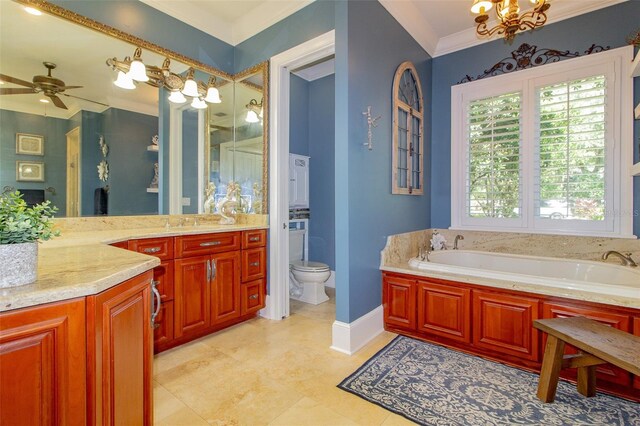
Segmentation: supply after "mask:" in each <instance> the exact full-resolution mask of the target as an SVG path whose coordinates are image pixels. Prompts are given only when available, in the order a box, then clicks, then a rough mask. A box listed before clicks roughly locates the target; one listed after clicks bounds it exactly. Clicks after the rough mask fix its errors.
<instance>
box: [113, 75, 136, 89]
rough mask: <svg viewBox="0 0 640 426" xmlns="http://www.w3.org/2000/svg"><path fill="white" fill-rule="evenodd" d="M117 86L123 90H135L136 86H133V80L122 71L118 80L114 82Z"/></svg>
mask: <svg viewBox="0 0 640 426" xmlns="http://www.w3.org/2000/svg"><path fill="white" fill-rule="evenodd" d="M113 84H115V85H116V86H118V87H119V88H121V89H127V90H131V89H135V88H136V85H135V84H133V80H132V79H131V77H129V75H128V74H125V73H123V72H122V71H118V79H117V80H116V81H114V82H113Z"/></svg>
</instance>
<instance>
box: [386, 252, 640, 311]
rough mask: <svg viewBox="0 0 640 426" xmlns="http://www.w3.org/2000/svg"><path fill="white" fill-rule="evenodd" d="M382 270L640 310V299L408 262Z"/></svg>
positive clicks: (390, 265) (396, 263) (393, 264)
mask: <svg viewBox="0 0 640 426" xmlns="http://www.w3.org/2000/svg"><path fill="white" fill-rule="evenodd" d="M380 270H382V271H387V272H395V273H399V274H410V275H415V276H418V277H430V278H439V279H443V280H449V281H456V282H461V283H466V284H476V285H481V286H487V287H494V288H504V289H508V290H515V291H523V292H528V293H537V294H543V295H547V296H556V297H565V298H568V299H575V300H584V301H587V302H594V303H604V304H607V305H614V306H623V307H627V308H635V309H640V298H628V297H620V296H611V295H606V294H600V293H592V292H587V291H579V290H569V289H561V288H557V287H546V286H541V285H535V284H522V283H518V282H514V281H503V280H496V279H488V278H481V277H470V276H468V275H459V274H452V273H446V272H436V271H425V270H420V269H416V268H412V267H411V266H409V265H408V263H406V262H392V263H388V264H383V265H381V266H380Z"/></svg>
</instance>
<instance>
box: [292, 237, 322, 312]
mask: <svg viewBox="0 0 640 426" xmlns="http://www.w3.org/2000/svg"><path fill="white" fill-rule="evenodd" d="M306 239H307V229H306V227H305V228H304V229H295V228H294V229H290V230H289V296H290V297H291V298H292V299H295V300H299V301H301V302H305V303H310V304H312V305H319V304H320V303H323V302H326V301H327V300H329V296H327V293H326V292H325V290H324V283H325V282H326V281H327V280H328V279H329V277H330V276H331V268H329V265H326V264H324V263H320V262H312V261H309V260H306V259H307V256H306V252H307V250H306V246H307V244H306Z"/></svg>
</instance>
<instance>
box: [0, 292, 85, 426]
mask: <svg viewBox="0 0 640 426" xmlns="http://www.w3.org/2000/svg"><path fill="white" fill-rule="evenodd" d="M84 309H85V303H84V298H82V299H77V300H72V301H67V302H63V303H52V304H49V305H46V306H40V307H35V308H25V309H19V310H16V311H11V312H7V313H3V314H0V424H3V425H84V424H85V423H86V419H85V415H86V412H87V410H86V406H85V404H86V369H85V367H86V334H85V312H84Z"/></svg>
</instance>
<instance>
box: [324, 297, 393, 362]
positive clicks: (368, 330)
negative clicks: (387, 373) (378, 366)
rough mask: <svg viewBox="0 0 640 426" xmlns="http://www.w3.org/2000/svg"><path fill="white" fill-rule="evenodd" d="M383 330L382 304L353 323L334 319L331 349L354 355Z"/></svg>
mask: <svg viewBox="0 0 640 426" xmlns="http://www.w3.org/2000/svg"><path fill="white" fill-rule="evenodd" d="M383 331H384V324H383V309H382V305H380V306H378V307H377V308H375V309H374V310H372V311H371V312H368V313H366V314H365V315H363V316H361V317H360V318H358V319H357V320H355V321H353V322H352V323H345V322H341V321H334V322H333V327H332V334H333V339H332V340H333V341H332V345H331V349H333V350H334V351H338V352H342V353H344V354H347V355H353V354H354V353H356V352H357V351H358V350H359V349H361V348H362V347H363V346H364V345H366V344H367V343H369V342H370V341H371V340H373V338H374V337H376V336H377V335H378V334H380V333H382V332H383Z"/></svg>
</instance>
